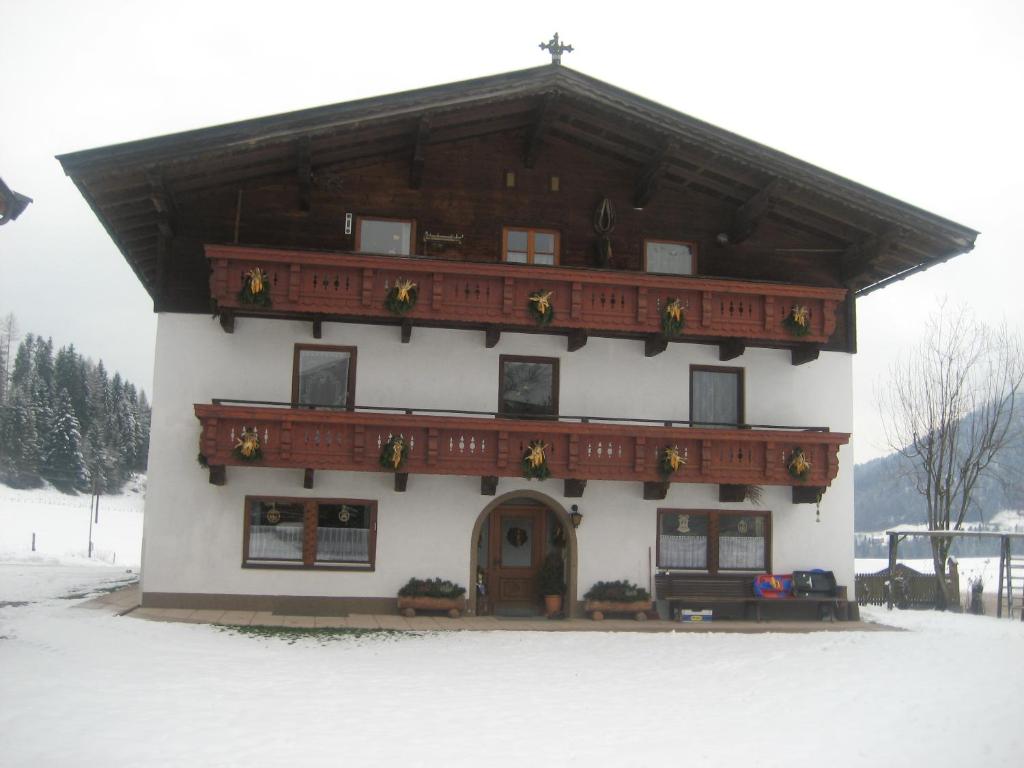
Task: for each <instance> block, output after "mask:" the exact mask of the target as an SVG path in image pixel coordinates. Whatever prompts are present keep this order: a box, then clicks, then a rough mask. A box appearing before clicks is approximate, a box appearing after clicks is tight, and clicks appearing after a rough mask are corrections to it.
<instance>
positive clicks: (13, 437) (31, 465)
mask: <svg viewBox="0 0 1024 768" xmlns="http://www.w3.org/2000/svg"><path fill="white" fill-rule="evenodd" d="M0 448H2V451H3V452H2V454H0V479H2V480H3V481H4V482H5V483H6V484H7V485H10V486H12V487H14V488H37V487H39V486H40V485H42V478H41V477H40V475H39V463H40V462H39V454H40V448H39V435H38V434H37V432H36V424H35V415H34V412H33V409H32V403H31V401H30V400H29V398H28V395H27V394H26V393H25V392H24V390H22V389H21V388H16V389H12V390H11V392H10V397H9V398H8V402H7V405H6V407H5V408H4V418H3V421H2V422H0Z"/></svg>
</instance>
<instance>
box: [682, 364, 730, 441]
mask: <svg viewBox="0 0 1024 768" xmlns="http://www.w3.org/2000/svg"><path fill="white" fill-rule="evenodd" d="M690 422H691V423H692V424H693V426H695V427H722V428H729V427H733V426H734V425H736V424H742V423H743V370H742V369H741V368H706V367H702V366H698V365H693V366H690Z"/></svg>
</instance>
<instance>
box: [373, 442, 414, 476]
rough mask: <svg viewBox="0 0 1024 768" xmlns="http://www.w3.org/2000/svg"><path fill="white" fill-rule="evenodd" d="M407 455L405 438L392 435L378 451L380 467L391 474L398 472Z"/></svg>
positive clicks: (407, 447) (407, 448)
mask: <svg viewBox="0 0 1024 768" xmlns="http://www.w3.org/2000/svg"><path fill="white" fill-rule="evenodd" d="M408 455H409V446H408V445H407V444H406V442H405V438H403V437H401V436H400V435H392V436H391V437H389V438H388V439H387V441H386V442H385V443H384V445H383V446H381V449H380V465H381V466H382V467H383V468H384V469H387V470H390V471H391V472H398V471H399V470H400V469H401V468H402V465H403V464H405V459H406V457H407V456H408Z"/></svg>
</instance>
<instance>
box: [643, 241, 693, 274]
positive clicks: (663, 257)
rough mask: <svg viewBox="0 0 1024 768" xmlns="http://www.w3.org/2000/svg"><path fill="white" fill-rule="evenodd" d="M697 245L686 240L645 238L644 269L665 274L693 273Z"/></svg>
mask: <svg viewBox="0 0 1024 768" xmlns="http://www.w3.org/2000/svg"><path fill="white" fill-rule="evenodd" d="M696 256H697V245H696V243H688V242H685V241H674V240H644V269H645V270H646V271H647V272H658V273H660V274H663V275H692V274H693V273H694V272H695V271H696V269H695V267H696V260H697V259H696Z"/></svg>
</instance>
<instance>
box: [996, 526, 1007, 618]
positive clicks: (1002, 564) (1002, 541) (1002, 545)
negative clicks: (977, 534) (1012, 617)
mask: <svg viewBox="0 0 1024 768" xmlns="http://www.w3.org/2000/svg"><path fill="white" fill-rule="evenodd" d="M1006 540H1007V537H1006V536H1000V537H999V587H998V588H997V592H996V618H997V619H1001V618H1003V576H1005V575H1006Z"/></svg>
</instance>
